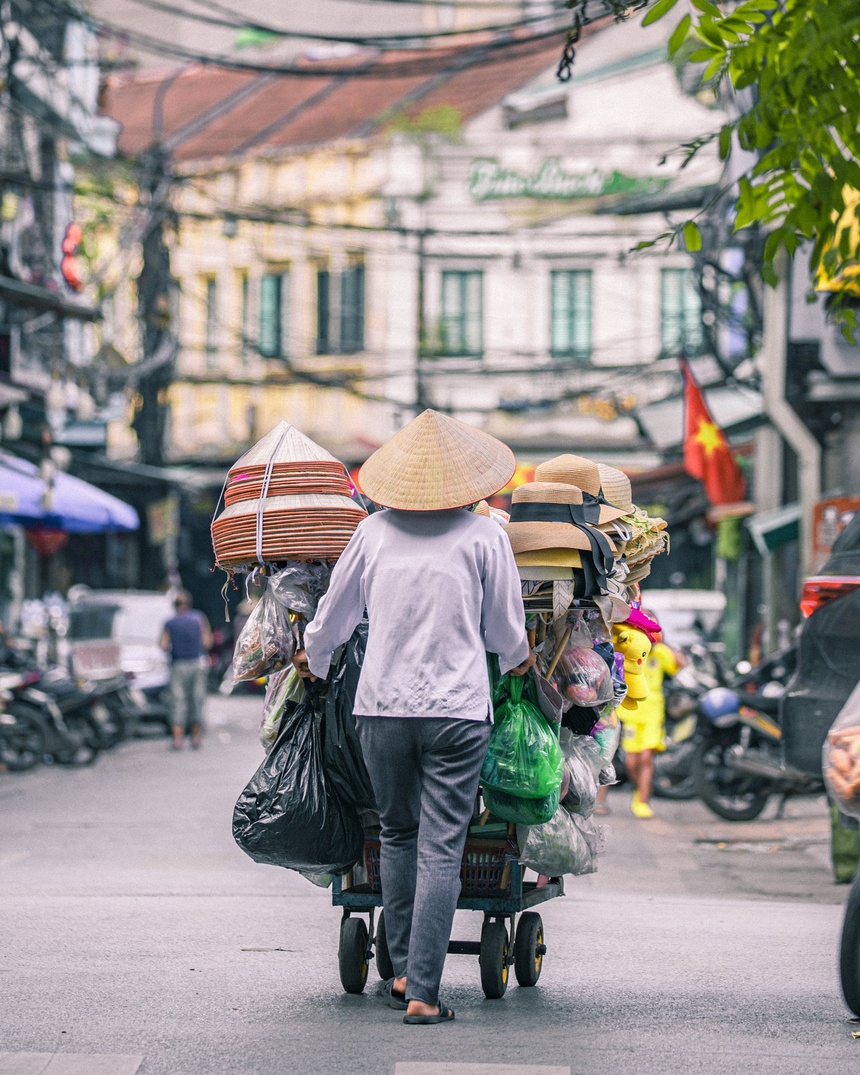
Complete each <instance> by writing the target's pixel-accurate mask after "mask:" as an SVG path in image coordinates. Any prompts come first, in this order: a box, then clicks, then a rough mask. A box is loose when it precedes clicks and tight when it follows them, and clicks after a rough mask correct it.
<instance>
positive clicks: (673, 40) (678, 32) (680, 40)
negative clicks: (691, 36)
mask: <svg viewBox="0 0 860 1075" xmlns="http://www.w3.org/2000/svg"><path fill="white" fill-rule="evenodd" d="M692 21H693V19H692V17H691V16H690V13H689V12H687V14H686V15H685V16H684V17H683V19H681V21H680V22H679V23H678V25H677V26H676V27H675V29H674V30H673V31H672V36H671V37H670V38H669V55H670V56H674V55H675V53H676V52H677V51H678V49H679V48H680V47H681V46H682V45H683V44H684V42H685V41H686V40H687V34H688V33H689V32H690V24H691V23H692Z"/></svg>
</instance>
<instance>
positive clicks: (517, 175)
mask: <svg viewBox="0 0 860 1075" xmlns="http://www.w3.org/2000/svg"><path fill="white" fill-rule="evenodd" d="M668 182H669V180H668V179H662V178H661V179H657V178H656V177H653V176H635V175H625V173H624V172H619V171H617V170H616V171H613V172H603V171H601V170H600V169H599V168H595V169H593V170H592V171H590V172H586V173H584V174H581V175H575V174H573V173H571V172H566V171H565V170H564V168H562V166H561V161H560V160H559V159H558V158H557V157H553V158H551V159H550V160H545V161H544V162H543V163H542V164H541V165H540V167H539V168H538V169H537V171H535V172H534V173H532V175H523V174H522V172H515V171H511V170H510V169H508V168H503V167H502V166H501V165H500V164H499V162H498V161H497V160H496V159H495V158H493V157H482V158H481V159H479V160H475V161H472V170H471V172H470V174H469V193H470V194H471V195H472V197H473V198H474V199H475V201H478V202H486V201H490V200H491V199H494V198H599V197H601V196H602V195H606V194H653V193H655V192H657V191H659V190H662V189H663V188H664V187H665V186H666V184H667V183H668Z"/></svg>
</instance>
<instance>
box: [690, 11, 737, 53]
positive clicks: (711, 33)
mask: <svg viewBox="0 0 860 1075" xmlns="http://www.w3.org/2000/svg"><path fill="white" fill-rule="evenodd" d="M696 29H697V30H698V32H699V34H700V35H701V36H702V37H703V38H704V40H705V41H707V42H709V43H710V44H711V45H713V46H714V47H715V48H717V49H719V50H720V51H722V52H725V49H726V36H727V35H726V34H723V33H721V31H720V28H719V27H718V26H717V24H716V23H715V22H714V20H713V19H709V18H708V17H707V16H702V18H701V19H699V25H698V26H697V27H696ZM735 40H737V35H735Z"/></svg>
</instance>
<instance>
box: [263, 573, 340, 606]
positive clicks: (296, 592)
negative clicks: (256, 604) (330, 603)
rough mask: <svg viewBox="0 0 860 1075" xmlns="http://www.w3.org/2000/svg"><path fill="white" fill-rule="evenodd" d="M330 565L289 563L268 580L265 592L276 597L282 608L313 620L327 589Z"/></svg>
mask: <svg viewBox="0 0 860 1075" xmlns="http://www.w3.org/2000/svg"><path fill="white" fill-rule="evenodd" d="M330 578H331V564H306V563H299V562H297V561H296V562H291V563H289V564H287V566H286V567H284V568H282V569H281V570H280V571H278V572H277V573H276V574H274V575H272V577H271V578H270V579H269V585H268V588H267V592H271V593H272V594H273V596H275V597H277V599H278V600H279V601H280V603H281V604H282V605H283V606H284V608H286V609H288V610H289V611H290V612H296V613H298V614H299V615H300V616H304V618H305V619H306V620H310V619H312V618H313V616H314V613H315V612H316V610H317V605H318V604H319V600H320V598H321V597H322V595H323V594H324V593H325V592H326V590H327V589H328V583H329V579H330Z"/></svg>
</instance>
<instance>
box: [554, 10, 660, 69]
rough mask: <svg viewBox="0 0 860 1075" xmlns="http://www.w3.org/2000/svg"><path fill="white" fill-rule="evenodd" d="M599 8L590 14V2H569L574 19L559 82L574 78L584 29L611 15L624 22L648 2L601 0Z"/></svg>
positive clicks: (567, 37) (563, 51)
mask: <svg viewBox="0 0 860 1075" xmlns="http://www.w3.org/2000/svg"><path fill="white" fill-rule="evenodd" d="M599 6H600V10H599V11H598V12H596V13H589V11H588V7H589V0H567V2H566V4H565V7H568V8H570V10H571V11H572V12H573V18H572V21H571V24H570V27H569V29H568V31H567V33H566V34H565V38H564V48H563V50H562V53H561V59H560V60H559V62H558V70H557V71H556V77H557V78H558V80H559V82H569V81H570V80H571V78H572V77H573V61H574V59H575V57H576V46H577V44H578V43H579V39H580V37H581V36H582V31H583V29H584V28H585V27H586V26H588V25H589V23H592V22H596V21H597V20H598V19H603V18H607V17H609V16H610V15H611V16H612V17H613V18H614V19H615V21H616V22H624V21H625V20H626V19H629V18H630V16H631V15H634V14H635V13H636V12H637V11H641V10H642V8H643V7H647V6H648V0H601V2H600V5H599Z"/></svg>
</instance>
